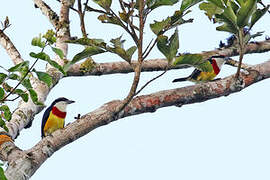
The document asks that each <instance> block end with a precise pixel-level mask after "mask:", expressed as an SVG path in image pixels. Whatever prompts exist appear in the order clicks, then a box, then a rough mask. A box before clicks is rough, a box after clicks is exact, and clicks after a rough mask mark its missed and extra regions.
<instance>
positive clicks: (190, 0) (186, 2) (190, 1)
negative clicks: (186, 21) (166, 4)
mask: <svg viewBox="0 0 270 180" xmlns="http://www.w3.org/2000/svg"><path fill="white" fill-rule="evenodd" d="M201 1H202V0H182V4H181V7H180V11H181V12H184V11H186V10H187V9H189V8H190V7H192V6H194V5H195V4H197V3H199V2H201Z"/></svg>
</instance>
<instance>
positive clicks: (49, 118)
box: [41, 97, 75, 138]
mask: <svg viewBox="0 0 270 180" xmlns="http://www.w3.org/2000/svg"><path fill="white" fill-rule="evenodd" d="M74 102H75V101H72V100H68V99H67V98H64V97H60V98H57V99H56V100H54V101H53V102H52V104H51V105H50V106H49V107H48V108H47V109H46V111H45V112H44V114H43V118H42V123H41V137H42V138H43V137H45V136H48V135H51V134H52V133H53V132H54V131H56V130H57V129H61V128H64V125H65V117H66V114H67V112H66V108H67V105H69V104H71V103H74Z"/></svg>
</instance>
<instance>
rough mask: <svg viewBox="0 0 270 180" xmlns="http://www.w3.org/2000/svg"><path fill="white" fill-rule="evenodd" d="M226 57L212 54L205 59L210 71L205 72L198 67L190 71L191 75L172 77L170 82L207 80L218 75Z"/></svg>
mask: <svg viewBox="0 0 270 180" xmlns="http://www.w3.org/2000/svg"><path fill="white" fill-rule="evenodd" d="M228 59H229V58H227V57H225V56H222V55H220V56H212V57H210V58H209V59H207V60H208V62H209V63H210V64H211V66H212V71H210V72H205V71H201V70H199V69H195V70H194V71H193V72H192V73H191V75H189V76H188V77H184V78H178V79H174V80H173V81H172V82H181V81H192V82H207V81H211V80H213V79H214V78H215V77H216V76H217V75H218V73H219V72H220V70H221V67H222V65H223V64H224V62H225V61H227V60H228Z"/></svg>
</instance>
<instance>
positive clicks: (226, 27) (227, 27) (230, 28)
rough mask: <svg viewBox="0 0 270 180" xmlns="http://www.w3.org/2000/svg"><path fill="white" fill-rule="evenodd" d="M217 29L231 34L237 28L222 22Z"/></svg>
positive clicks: (235, 31)
mask: <svg viewBox="0 0 270 180" xmlns="http://www.w3.org/2000/svg"><path fill="white" fill-rule="evenodd" d="M216 29H217V30H218V31H225V32H229V33H232V34H236V33H237V29H235V27H234V26H231V25H229V24H227V23H224V24H223V25H220V26H218V27H217V28H216Z"/></svg>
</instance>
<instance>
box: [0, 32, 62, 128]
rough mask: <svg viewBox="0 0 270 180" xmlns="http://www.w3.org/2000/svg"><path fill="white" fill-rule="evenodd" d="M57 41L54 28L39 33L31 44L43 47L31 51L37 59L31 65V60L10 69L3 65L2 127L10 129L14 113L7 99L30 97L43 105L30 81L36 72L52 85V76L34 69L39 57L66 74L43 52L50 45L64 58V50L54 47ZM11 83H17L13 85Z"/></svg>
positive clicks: (0, 84) (0, 79) (0, 92)
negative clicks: (9, 124)
mask: <svg viewBox="0 0 270 180" xmlns="http://www.w3.org/2000/svg"><path fill="white" fill-rule="evenodd" d="M55 42H56V37H55V33H54V32H53V31H52V30H49V31H48V32H47V33H46V34H44V35H39V36H38V37H34V38H33V39H32V41H31V44H32V45H33V46H36V47H39V48H41V52H39V53H34V52H31V53H30V56H31V57H34V58H36V61H35V62H34V63H33V64H32V65H31V66H29V65H30V62H29V61H23V62H21V63H19V64H17V65H15V66H12V67H10V68H9V69H5V68H4V67H1V68H2V69H3V72H0V112H1V116H0V127H2V128H4V129H5V130H6V131H8V128H7V127H6V122H7V121H9V120H10V119H11V118H12V114H11V112H10V109H9V107H8V106H7V105H6V101H14V100H16V99H17V98H19V97H20V98H21V99H22V100H23V101H24V102H28V100H29V97H30V98H31V100H32V102H33V103H35V104H36V105H43V104H42V103H41V102H39V100H38V94H37V93H36V91H35V90H34V89H33V87H32V84H31V82H30V78H31V76H33V74H31V73H35V74H36V76H37V77H38V79H39V80H41V81H43V82H44V83H46V84H47V86H48V87H51V86H52V77H51V76H50V75H49V74H47V73H45V72H41V71H37V70H36V69H34V65H35V64H36V62H37V61H38V60H39V59H40V60H44V61H46V62H48V63H49V64H51V65H52V66H53V67H55V68H57V69H58V70H59V71H61V72H62V73H63V74H64V75H65V74H66V72H65V71H64V70H63V67H62V66H60V65H59V64H57V63H56V62H55V61H53V60H51V59H50V57H49V55H47V54H46V53H45V52H43V51H44V49H45V47H47V46H50V47H51V50H52V51H53V52H54V53H55V54H57V55H58V56H59V57H60V58H63V57H64V55H63V52H62V51H61V50H60V49H58V48H56V47H53V44H55ZM11 84H13V85H14V84H16V85H15V86H13V85H11ZM10 97H12V98H10Z"/></svg>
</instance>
